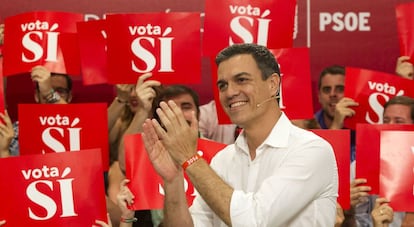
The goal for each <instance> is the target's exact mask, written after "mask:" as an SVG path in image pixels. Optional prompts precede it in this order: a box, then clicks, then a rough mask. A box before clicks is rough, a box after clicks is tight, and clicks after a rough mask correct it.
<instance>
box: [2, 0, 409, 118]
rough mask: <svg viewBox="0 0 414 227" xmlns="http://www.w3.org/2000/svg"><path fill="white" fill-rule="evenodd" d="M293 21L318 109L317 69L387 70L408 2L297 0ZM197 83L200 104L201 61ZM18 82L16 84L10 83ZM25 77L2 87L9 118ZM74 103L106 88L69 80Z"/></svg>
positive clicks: (11, 10)
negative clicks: (401, 7)
mask: <svg viewBox="0 0 414 227" xmlns="http://www.w3.org/2000/svg"><path fill="white" fill-rule="evenodd" d="M297 2H298V15H297V24H296V26H295V34H294V37H295V41H294V46H295V47H304V46H308V47H310V57H311V73H312V86H313V88H314V89H315V90H314V98H313V99H314V108H315V111H316V109H318V108H319V104H318V101H317V97H316V95H315V94H316V86H317V79H318V77H319V72H320V71H321V70H322V69H323V68H324V67H326V66H328V65H331V64H341V65H345V66H352V67H359V68H366V69H372V70H377V71H383V72H387V73H393V72H394V69H395V62H396V59H397V57H398V55H399V44H398V37H397V24H396V19H395V5H396V4H399V3H406V2H410V0H395V1H387V0H378V1H376V2H375V4H373V2H372V1H358V0H350V1H343V2H340V1H326V0H313V1H310V0H306V1H305V0H298V1H297ZM204 4H205V1H190V0H182V1H170V0H159V1H138V0H124V1H122V2H120V1H116V0H100V1H98V2H90V1H84V0H61V1H53V0H39V1H35V2H30V1H29V2H28V1H25V0H14V1H5V2H2V7H1V8H0V20H1V21H4V18H5V17H8V16H12V15H16V14H19V13H23V12H28V11H34V10H38V9H39V6H41V8H42V10H56V11H66V12H76V13H88V17H90V18H93V17H95V18H97V17H102V16H103V15H104V14H105V13H110V12H116V13H120V12H160V11H173V12H179V11H189V12H203V11H204ZM202 70H203V74H202V84H200V85H194V86H192V87H193V88H194V89H196V90H197V92H198V93H199V94H200V98H201V103H206V102H207V101H208V100H210V99H212V98H213V95H212V91H211V81H210V79H209V76H210V73H211V70H210V63H209V61H208V60H207V59H206V60H205V61H203V64H202ZM12 83H18V85H12ZM32 90H33V89H32V85H31V82H30V80H27V79H26V81H25V82H24V83H21V82H20V81H19V80H17V78H16V79H14V78H13V79H10V80H9V83H8V88H7V95H8V96H7V101H8V104H9V112H10V113H11V114H12V115H13V118H14V119H15V113H16V109H15V108H16V107H15V106H16V103H17V102H19V103H24V102H26V103H28V102H33V95H32V93H33V92H32ZM74 93H75V94H74V100H73V101H74V102H82V101H92V102H99V101H110V100H112V97H113V94H112V86H93V87H90V88H89V87H88V88H85V87H83V86H82V85H81V83H80V81H79V83H77V82H75V84H74Z"/></svg>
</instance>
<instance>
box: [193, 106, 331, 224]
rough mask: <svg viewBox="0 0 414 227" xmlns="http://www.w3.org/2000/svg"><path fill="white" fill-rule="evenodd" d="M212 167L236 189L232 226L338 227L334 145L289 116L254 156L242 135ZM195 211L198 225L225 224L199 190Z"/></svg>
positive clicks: (278, 124)
mask: <svg viewBox="0 0 414 227" xmlns="http://www.w3.org/2000/svg"><path fill="white" fill-rule="evenodd" d="M211 167H212V168H213V169H214V170H215V171H216V172H217V174H218V175H219V176H220V177H221V178H222V179H223V180H224V181H225V182H227V183H228V184H229V185H230V186H231V187H233V188H234V192H233V195H232V198H231V204H230V215H231V222H232V226H248V227H253V226H298V227H304V226H306V227H311V226H315V227H324V226H326V227H332V226H334V223H335V215H336V198H337V196H338V171H337V166H336V161H335V155H334V152H333V150H332V147H331V146H330V144H329V143H328V142H326V141H325V140H323V139H322V138H320V137H318V136H317V135H315V134H314V133H312V132H309V131H306V130H303V129H300V128H298V127H296V126H293V125H292V124H291V123H290V121H289V119H288V118H287V117H286V116H285V115H284V114H282V115H281V117H280V119H279V120H278V122H277V123H276V125H275V126H274V127H273V129H272V131H271V133H270V135H269V136H268V137H267V138H266V140H265V141H264V142H263V144H261V145H260V146H259V147H258V148H257V150H256V158H255V159H254V160H251V158H250V155H249V149H248V146H247V143H246V140H245V137H244V134H242V135H241V136H239V137H238V139H237V141H236V143H235V144H232V145H229V146H227V147H226V148H225V149H223V150H222V151H220V152H219V153H218V154H217V155H216V156H215V157H214V158H213V160H212V161H211ZM190 212H191V214H192V217H193V220H194V224H195V226H202V227H207V226H216V227H218V226H226V224H225V223H224V222H223V221H221V219H220V218H219V217H218V216H217V215H215V214H214V212H213V211H212V210H211V209H210V208H209V207H208V205H207V204H206V203H205V202H204V200H203V199H202V198H201V196H200V195H199V194H197V196H196V198H195V200H194V202H193V205H192V206H191V208H190Z"/></svg>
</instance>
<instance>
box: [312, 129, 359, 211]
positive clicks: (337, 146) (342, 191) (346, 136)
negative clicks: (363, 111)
mask: <svg viewBox="0 0 414 227" xmlns="http://www.w3.org/2000/svg"><path fill="white" fill-rule="evenodd" d="M311 131H312V132H314V133H315V134H317V135H318V136H320V137H322V138H324V139H325V140H326V141H328V142H329V143H330V144H331V146H332V148H333V150H334V152H335V157H336V164H337V166H338V176H339V188H338V189H339V190H338V195H339V196H338V200H337V201H338V203H339V204H340V205H341V207H342V208H343V209H349V208H350V207H351V206H350V205H351V204H350V201H351V199H350V191H349V190H350V187H351V185H350V179H351V177H350V166H351V147H350V144H351V137H350V130H326V129H313V130H311Z"/></svg>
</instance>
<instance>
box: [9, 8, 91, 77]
mask: <svg viewBox="0 0 414 227" xmlns="http://www.w3.org/2000/svg"><path fill="white" fill-rule="evenodd" d="M82 20H83V15H82V14H75V13H64V12H29V13H23V14H19V15H16V16H12V17H8V18H6V20H5V27H7V29H5V31H4V41H5V42H4V49H3V54H4V56H7V57H5V59H4V76H11V75H16V74H21V73H27V72H30V71H31V69H32V68H33V67H34V66H36V65H43V66H45V67H46V68H47V69H48V70H49V71H51V72H56V73H66V74H71V75H79V73H80V72H79V68H80V66H79V55H77V53H78V51H77V50H76V48H77V46H78V45H77V42H76V36H75V35H74V33H76V22H78V21H82ZM73 70H74V71H73Z"/></svg>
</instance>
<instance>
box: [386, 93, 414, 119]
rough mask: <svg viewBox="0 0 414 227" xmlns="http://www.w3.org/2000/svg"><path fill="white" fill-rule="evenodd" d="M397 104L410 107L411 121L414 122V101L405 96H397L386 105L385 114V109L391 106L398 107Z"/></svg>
mask: <svg viewBox="0 0 414 227" xmlns="http://www.w3.org/2000/svg"><path fill="white" fill-rule="evenodd" d="M396 104H400V105H404V106H408V107H410V110H411V120H412V121H413V122H414V99H413V98H411V97H408V96H403V95H402V96H395V97H393V98H391V99H390V100H388V102H386V103H385V104H384V112H385V109H387V107H389V106H390V105H396Z"/></svg>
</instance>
